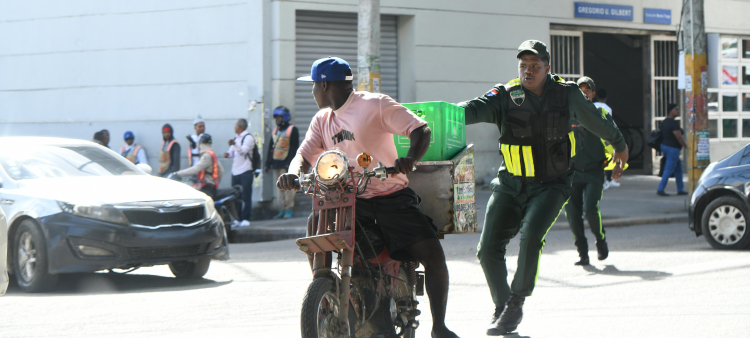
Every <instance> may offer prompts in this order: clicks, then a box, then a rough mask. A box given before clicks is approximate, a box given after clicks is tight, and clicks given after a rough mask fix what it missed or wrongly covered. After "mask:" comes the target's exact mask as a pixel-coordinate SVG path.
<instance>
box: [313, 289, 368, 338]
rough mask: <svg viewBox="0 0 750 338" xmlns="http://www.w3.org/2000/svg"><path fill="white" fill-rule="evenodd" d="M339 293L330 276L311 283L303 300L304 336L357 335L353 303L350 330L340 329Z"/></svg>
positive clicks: (342, 337)
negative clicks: (342, 330)
mask: <svg viewBox="0 0 750 338" xmlns="http://www.w3.org/2000/svg"><path fill="white" fill-rule="evenodd" d="M338 302H339V301H338V295H337V294H336V284H335V283H334V282H333V280H331V279H330V278H324V277H323V278H316V279H315V280H313V282H312V283H310V286H309V287H308V288H307V292H306V293H305V298H304V299H303V300H302V314H301V316H300V319H301V323H300V327H301V329H302V338H322V337H325V338H350V337H351V338H353V337H355V335H354V334H355V331H354V326H355V325H354V323H356V320H357V316H356V314H355V313H354V309H353V308H352V306H351V304H350V305H349V316H348V319H349V320H348V323H347V327H348V331H349V332H340V330H338V328H339V325H338V320H339V319H338V318H337V317H336V314H337V313H338V309H339V305H338Z"/></svg>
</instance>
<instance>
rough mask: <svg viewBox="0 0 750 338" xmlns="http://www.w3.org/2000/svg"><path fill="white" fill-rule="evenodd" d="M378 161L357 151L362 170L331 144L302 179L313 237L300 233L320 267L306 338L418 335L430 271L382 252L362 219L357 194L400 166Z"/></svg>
mask: <svg viewBox="0 0 750 338" xmlns="http://www.w3.org/2000/svg"><path fill="white" fill-rule="evenodd" d="M371 161H372V159H371V157H370V156H369V155H368V154H366V153H363V154H360V155H359V156H358V157H357V164H358V165H359V166H360V167H361V168H362V169H363V171H362V172H361V173H360V172H357V171H355V170H354V169H355V168H354V167H353V166H349V163H348V159H347V158H346V155H345V154H344V153H342V152H339V151H336V150H333V151H327V152H325V153H323V154H322V155H321V156H320V157H319V158H318V160H317V162H316V164H315V167H314V168H313V169H312V170H311V171H310V173H309V174H306V175H302V177H300V179H299V180H297V181H295V185H296V186H297V187H298V188H300V189H302V190H303V191H304V193H305V194H306V195H309V196H311V197H312V199H313V216H312V217H311V218H312V226H311V232H310V234H311V235H312V236H310V237H305V238H300V239H298V240H297V245H298V246H299V248H300V250H302V251H303V252H304V253H306V254H307V255H308V256H309V257H311V258H312V269H313V274H314V277H313V281H312V283H310V286H309V287H308V289H307V292H306V294H305V298H304V300H303V304H302V313H301V329H302V337H303V338H313V337H328V338H339V337H358V338H363V337H402V338H413V337H414V335H415V330H416V329H417V327H418V326H419V321H418V320H417V319H416V317H417V316H418V315H419V314H420V311H419V310H418V309H417V305H418V304H419V302H418V301H417V296H418V295H420V296H421V295H423V294H424V274H423V272H421V271H416V269H417V266H418V263H416V262H400V261H395V260H392V259H391V258H390V257H389V255H388V250H387V248H384V249H383V250H382V251H379V250H378V251H379V252H376V249H375V247H373V245H372V241H371V238H370V236H373V235H374V234H373V233H370V234H369V235H368V231H365V229H364V228H363V227H361V226H359V225H357V224H356V217H355V215H356V210H355V202H356V197H357V196H358V195H360V194H362V193H364V191H365V190H366V189H367V184H368V183H369V180H370V179H371V178H376V179H380V180H385V179H386V177H387V176H388V175H389V174H393V173H395V169H394V168H386V167H384V166H383V165H382V163H378V166H377V167H376V168H374V169H373V170H372V171H368V170H367V168H368V167H369V165H370V163H371ZM415 169H416V168H415ZM355 232H361V234H359V236H355ZM365 252H367V253H369V254H366V253H365ZM334 253H335V254H336V256H337V260H336V266H335V267H334V266H333V264H332V259H330V258H332V256H333V254H334ZM326 255H329V256H328V258H329V259H327V256H326ZM373 256H374V257H373Z"/></svg>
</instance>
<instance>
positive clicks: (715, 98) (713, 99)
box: [708, 93, 719, 112]
mask: <svg viewBox="0 0 750 338" xmlns="http://www.w3.org/2000/svg"><path fill="white" fill-rule="evenodd" d="M708 111H709V112H718V111H719V93H708Z"/></svg>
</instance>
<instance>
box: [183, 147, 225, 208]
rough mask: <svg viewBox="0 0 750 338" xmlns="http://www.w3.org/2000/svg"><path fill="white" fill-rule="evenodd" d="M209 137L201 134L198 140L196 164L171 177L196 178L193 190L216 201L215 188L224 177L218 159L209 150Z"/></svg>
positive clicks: (222, 168)
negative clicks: (198, 152) (198, 154)
mask: <svg viewBox="0 0 750 338" xmlns="http://www.w3.org/2000/svg"><path fill="white" fill-rule="evenodd" d="M211 143H212V140H211V135H209V134H202V135H201V136H200V138H199V139H198V149H199V150H200V156H201V157H200V159H199V160H198V162H197V163H196V164H195V165H194V166H192V167H190V168H187V169H183V170H180V171H177V172H175V173H174V174H173V175H176V176H179V177H191V176H194V175H195V176H196V178H197V182H195V183H194V184H193V188H195V189H198V190H200V191H202V192H203V193H205V194H206V195H208V196H210V197H211V198H213V199H216V187H217V186H218V185H219V182H221V177H222V176H224V167H223V166H222V165H221V163H219V158H218V157H217V156H216V153H214V151H213V150H212V149H211Z"/></svg>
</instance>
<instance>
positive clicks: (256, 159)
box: [240, 134, 261, 176]
mask: <svg viewBox="0 0 750 338" xmlns="http://www.w3.org/2000/svg"><path fill="white" fill-rule="evenodd" d="M248 135H250V134H247V135H245V136H243V137H242V141H241V142H240V146H242V145H243V144H245V137H247V136H248ZM253 140H255V138H253ZM245 156H247V158H248V159H249V160H250V163H251V164H252V165H253V170H258V169H260V166H261V163H260V162H261V159H260V152H258V145H257V144H256V145H255V146H254V147H253V154H252V156H250V154H245ZM256 173H257V171H256ZM255 176H258V175H257V174H256V175H255Z"/></svg>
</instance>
